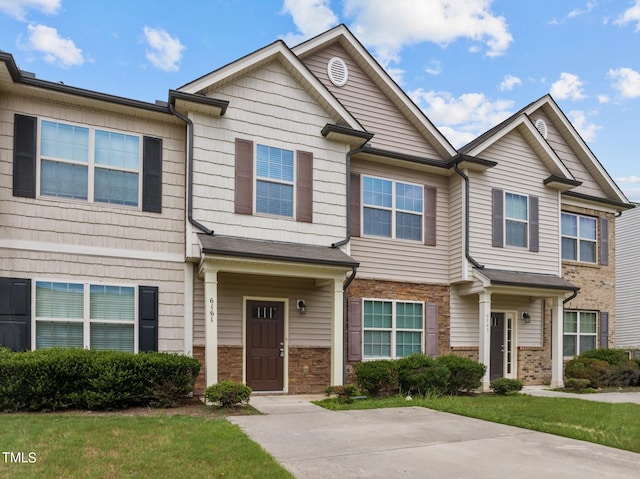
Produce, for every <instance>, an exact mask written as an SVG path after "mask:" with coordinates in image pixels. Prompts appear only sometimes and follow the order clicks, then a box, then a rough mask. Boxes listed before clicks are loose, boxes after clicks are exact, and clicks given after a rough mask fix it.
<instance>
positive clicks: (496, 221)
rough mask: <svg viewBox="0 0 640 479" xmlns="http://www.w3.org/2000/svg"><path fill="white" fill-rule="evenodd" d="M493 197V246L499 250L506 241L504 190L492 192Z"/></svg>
mask: <svg viewBox="0 0 640 479" xmlns="http://www.w3.org/2000/svg"><path fill="white" fill-rule="evenodd" d="M491 195H492V202H491V211H492V228H491V245H492V246H495V247H497V248H502V246H503V241H504V217H503V214H504V195H503V194H502V190H499V189H496V188H494V189H493V190H491Z"/></svg>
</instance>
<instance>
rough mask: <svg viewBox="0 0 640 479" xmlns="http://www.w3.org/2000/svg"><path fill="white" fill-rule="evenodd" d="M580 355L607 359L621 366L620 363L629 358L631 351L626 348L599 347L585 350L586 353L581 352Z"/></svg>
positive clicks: (606, 360) (612, 363) (614, 364)
mask: <svg viewBox="0 0 640 479" xmlns="http://www.w3.org/2000/svg"><path fill="white" fill-rule="evenodd" d="M579 357H580V358H591V359H600V360H601V361H605V362H607V363H609V364H610V365H612V366H619V365H620V364H622V363H624V362H627V361H628V360H629V352H628V351H627V350H625V349H608V348H598V349H590V350H589V351H585V352H584V353H581V354H580V356H579Z"/></svg>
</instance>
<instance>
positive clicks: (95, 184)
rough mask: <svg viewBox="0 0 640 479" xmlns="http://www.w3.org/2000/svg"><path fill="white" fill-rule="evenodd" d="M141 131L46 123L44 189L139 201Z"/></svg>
mask: <svg viewBox="0 0 640 479" xmlns="http://www.w3.org/2000/svg"><path fill="white" fill-rule="evenodd" d="M141 150H142V148H141V141H140V137H139V136H135V135H128V134H124V133H116V132H112V131H106V130H99V129H93V128H87V127H82V126H77V125H70V124H65V123H58V122H53V121H48V120H42V122H41V135H40V194H41V195H46V196H57V197H63V198H75V199H82V200H88V201H92V202H100V203H111V204H118V205H126V206H138V204H139V196H140V194H139V192H140V163H141V162H140V158H141V154H142V153H141Z"/></svg>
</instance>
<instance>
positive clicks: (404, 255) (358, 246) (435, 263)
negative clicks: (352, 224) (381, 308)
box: [351, 161, 449, 284]
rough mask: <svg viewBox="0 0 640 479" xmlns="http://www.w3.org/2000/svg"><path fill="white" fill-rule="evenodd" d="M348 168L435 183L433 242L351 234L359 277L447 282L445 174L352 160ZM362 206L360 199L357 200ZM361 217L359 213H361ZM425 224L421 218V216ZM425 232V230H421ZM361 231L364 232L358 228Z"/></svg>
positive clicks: (447, 186) (446, 183)
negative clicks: (436, 174)
mask: <svg viewBox="0 0 640 479" xmlns="http://www.w3.org/2000/svg"><path fill="white" fill-rule="evenodd" d="M351 171H352V172H353V173H359V174H360V175H361V181H362V175H370V176H375V177H380V178H385V179H393V180H399V181H406V182H407V183H413V184H422V185H428V186H433V187H436V188H437V189H438V190H437V211H436V231H437V238H436V246H425V245H424V244H423V243H422V242H416V241H407V240H398V239H391V238H378V237H372V236H362V237H359V238H358V237H353V238H352V239H351V256H352V257H353V258H354V259H356V260H357V261H359V262H360V267H359V268H358V278H363V279H384V280H388V281H407V282H411V283H430V284H448V283H449V210H448V204H449V181H448V178H447V177H444V176H433V175H427V174H425V173H422V172H417V171H414V170H409V169H404V168H398V167H393V166H387V165H381V164H374V163H370V162H363V161H353V162H352V168H351ZM360 207H361V208H362V201H360ZM360 216H361V218H362V214H361V215H360ZM422 224H423V228H424V219H423V223H422ZM423 233H424V232H423ZM361 234H364V232H363V229H362V228H361Z"/></svg>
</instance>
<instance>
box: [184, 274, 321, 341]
mask: <svg viewBox="0 0 640 479" xmlns="http://www.w3.org/2000/svg"><path fill="white" fill-rule="evenodd" d="M332 287H333V286H331V287H329V286H327V287H317V286H315V280H313V279H302V278H286V277H268V276H250V275H241V274H233V273H219V274H218V344H219V345H221V346H242V345H243V336H242V335H243V332H242V331H243V324H244V318H243V317H242V313H243V298H250V299H255V298H269V299H274V300H284V299H288V301H289V309H288V315H289V330H288V334H287V333H285V334H287V337H288V345H289V347H331V307H332ZM194 291H204V287H203V283H202V280H197V282H196V284H194ZM200 294H201V293H197V294H195V293H194V302H195V301H199V303H200V304H202V302H203V299H200ZM203 296H204V295H202V297H203ZM298 299H304V300H305V301H306V304H307V313H306V314H304V315H301V314H300V313H299V312H298V310H297V309H296V301H297V300H298ZM194 309H196V310H197V313H194V344H198V345H203V344H204V308H203V307H202V306H200V305H199V304H198V303H194Z"/></svg>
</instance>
